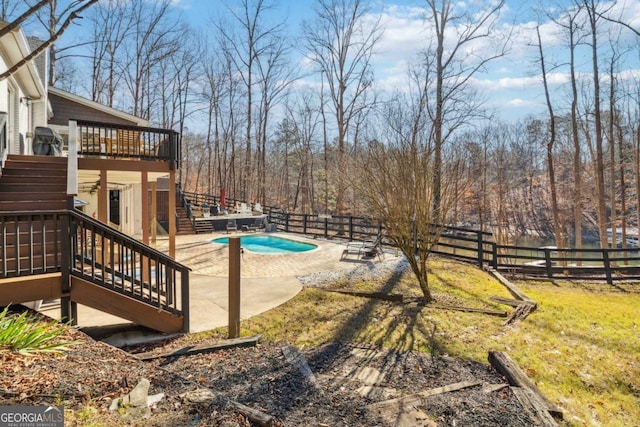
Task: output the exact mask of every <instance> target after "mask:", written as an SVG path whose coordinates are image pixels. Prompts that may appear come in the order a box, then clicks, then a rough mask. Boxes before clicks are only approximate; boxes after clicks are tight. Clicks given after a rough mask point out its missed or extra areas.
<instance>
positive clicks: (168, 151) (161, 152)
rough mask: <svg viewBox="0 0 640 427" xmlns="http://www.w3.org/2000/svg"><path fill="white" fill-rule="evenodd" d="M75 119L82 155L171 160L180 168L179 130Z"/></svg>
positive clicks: (172, 163) (172, 167) (172, 166)
mask: <svg viewBox="0 0 640 427" xmlns="http://www.w3.org/2000/svg"><path fill="white" fill-rule="evenodd" d="M72 122H73V123H75V125H76V127H77V138H78V141H77V147H78V154H79V155H81V156H85V157H87V156H91V157H93V156H97V157H103V158H113V159H138V160H162V161H167V162H169V163H170V167H171V170H175V169H178V168H179V167H180V153H181V140H180V134H179V133H178V132H176V131H173V130H169V129H160V128H150V127H141V126H130V125H121V124H114V123H103V122H94V121H86V120H75V121H72Z"/></svg>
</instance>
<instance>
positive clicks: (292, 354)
mask: <svg viewBox="0 0 640 427" xmlns="http://www.w3.org/2000/svg"><path fill="white" fill-rule="evenodd" d="M282 354H283V355H284V358H285V360H286V361H287V362H288V363H289V364H290V365H291V366H293V367H295V368H297V369H298V370H299V371H300V373H301V374H302V376H304V377H305V379H306V380H307V381H309V382H310V383H311V384H312V385H313V386H314V387H315V388H316V389H317V390H318V391H319V392H320V393H322V388H321V387H320V383H319V382H318V379H317V378H316V376H315V375H314V374H313V371H311V368H310V367H309V364H308V363H307V359H305V358H304V356H303V355H302V354H301V353H300V351H298V349H297V348H296V347H295V346H292V345H288V346H286V347H282Z"/></svg>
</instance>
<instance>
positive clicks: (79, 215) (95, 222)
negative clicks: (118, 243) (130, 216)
mask: <svg viewBox="0 0 640 427" xmlns="http://www.w3.org/2000/svg"><path fill="white" fill-rule="evenodd" d="M62 212H69V213H70V214H71V216H72V217H74V218H77V219H81V220H83V221H86V222H88V223H90V224H91V225H93V226H94V227H96V228H99V229H102V230H105V231H106V232H107V233H110V234H113V235H115V236H117V237H118V238H119V239H122V240H124V241H126V242H127V243H131V244H132V245H136V246H142V247H144V248H145V251H147V252H149V253H150V254H153V255H154V256H157V257H159V258H162V259H164V260H166V261H167V262H169V263H172V264H174V265H175V266H176V267H179V268H180V269H186V270H189V271H191V267H188V266H186V265H184V264H182V263H180V262H178V261H176V260H175V259H174V258H172V257H170V256H169V255H167V254H165V253H164V252H161V251H159V250H157V249H154V248H152V247H151V246H149V245H146V244H144V243H142V242H141V241H140V240H137V239H135V238H133V237H131V236H129V235H128V234H124V233H123V232H121V231H119V230H116V229H115V228H112V227H109V226H108V225H107V224H105V223H104V222H102V221H98V220H97V219H95V218H92V217H91V216H89V215H87V214H86V213H84V212H82V211H79V210H77V209H76V210H72V211H62Z"/></svg>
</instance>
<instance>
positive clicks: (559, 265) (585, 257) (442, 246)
mask: <svg viewBox="0 0 640 427" xmlns="http://www.w3.org/2000/svg"><path fill="white" fill-rule="evenodd" d="M265 213H268V214H269V221H270V222H271V223H274V224H277V228H278V230H280V231H285V232H291V233H300V234H304V235H309V236H314V237H322V238H327V239H337V240H346V241H352V240H367V239H371V238H372V237H374V236H376V235H377V234H378V233H379V232H380V231H382V229H383V228H382V226H381V225H380V224H378V223H375V222H374V221H372V220H371V219H369V218H365V217H354V216H339V215H315V214H314V215H310V214H297V213H289V212H284V211H282V210H279V209H276V208H272V207H269V208H268V209H267V211H266V212H265ZM385 244H386V245H389V246H393V244H392V242H389V241H385ZM432 252H433V253H434V254H438V255H441V256H444V257H449V258H454V259H457V260H460V261H465V262H471V263H474V264H476V265H478V266H479V267H482V268H493V269H495V270H497V271H500V272H503V273H507V274H513V275H522V276H524V277H538V278H539V277H546V278H550V279H553V278H565V279H583V280H598V281H600V280H606V281H607V283H610V284H611V283H613V282H614V281H620V280H632V281H635V280H640V253H639V250H638V248H613V249H557V248H554V247H543V248H536V247H525V246H510V245H499V244H497V243H495V241H494V239H493V234H492V233H489V232H486V231H481V230H474V229H468V228H462V227H452V226H447V227H444V229H443V232H442V234H441V236H440V239H439V242H438V244H437V245H436V246H435V247H434V249H433V251H432Z"/></svg>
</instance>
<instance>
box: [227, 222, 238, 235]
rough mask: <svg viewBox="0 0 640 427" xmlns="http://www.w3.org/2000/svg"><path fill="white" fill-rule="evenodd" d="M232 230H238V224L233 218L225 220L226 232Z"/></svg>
mask: <svg viewBox="0 0 640 427" xmlns="http://www.w3.org/2000/svg"><path fill="white" fill-rule="evenodd" d="M232 231H238V224H236V220H235V219H230V220H229V221H227V233H231V232H232Z"/></svg>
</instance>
